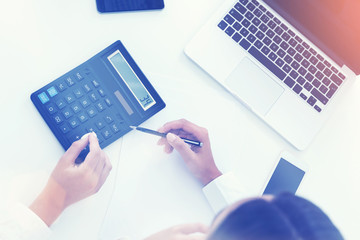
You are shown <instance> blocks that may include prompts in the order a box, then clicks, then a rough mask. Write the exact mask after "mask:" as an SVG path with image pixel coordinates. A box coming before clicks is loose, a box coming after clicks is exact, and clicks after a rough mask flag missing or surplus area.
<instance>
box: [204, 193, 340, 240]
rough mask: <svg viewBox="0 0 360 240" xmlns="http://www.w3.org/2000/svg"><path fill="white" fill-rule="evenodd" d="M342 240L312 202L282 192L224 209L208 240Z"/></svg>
mask: <svg viewBox="0 0 360 240" xmlns="http://www.w3.org/2000/svg"><path fill="white" fill-rule="evenodd" d="M242 239H246V240H255V239H256V240H264V239H266V240H275V239H276V240H282V239H284V240H285V239H286V240H293V239H294V240H295V239H296V240H300V239H311V240H316V239H326V240H333V239H334V240H335V239H336V240H337V239H343V237H342V236H341V234H340V232H339V231H338V229H337V228H336V227H335V226H334V224H333V223H332V222H331V220H330V219H329V218H328V217H327V215H326V214H325V213H324V212H323V211H322V210H321V209H320V208H318V207H317V206H315V205H314V204H313V203H311V202H309V201H307V200H305V199H303V198H300V197H297V196H294V195H292V194H287V193H283V194H280V195H277V196H265V197H262V198H255V199H248V200H245V201H240V202H238V203H235V204H233V205H232V206H230V207H228V208H226V209H225V210H223V211H222V212H221V213H220V214H219V215H218V216H217V217H216V218H215V220H214V222H213V224H212V227H211V230H210V233H209V236H208V237H207V240H242Z"/></svg>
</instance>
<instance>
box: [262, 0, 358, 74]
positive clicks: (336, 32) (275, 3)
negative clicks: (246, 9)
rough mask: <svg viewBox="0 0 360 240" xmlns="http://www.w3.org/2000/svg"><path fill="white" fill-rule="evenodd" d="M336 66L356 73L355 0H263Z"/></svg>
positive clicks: (356, 13)
mask: <svg viewBox="0 0 360 240" xmlns="http://www.w3.org/2000/svg"><path fill="white" fill-rule="evenodd" d="M264 1H265V2H266V3H267V4H268V5H269V6H271V7H272V8H273V9H274V10H276V11H277V12H278V13H279V14H280V15H281V16H282V17H284V18H285V19H286V20H287V21H289V22H290V23H291V24H292V25H293V26H295V27H296V28H297V29H298V30H299V31H300V32H301V33H302V34H304V35H305V36H306V37H307V38H309V39H310V40H311V41H312V42H313V43H314V44H316V45H317V46H318V47H319V48H320V49H321V50H323V51H324V52H325V53H326V54H327V55H328V56H330V57H331V58H332V59H333V60H334V61H336V62H337V63H338V64H339V65H340V66H342V65H343V64H345V65H347V66H348V67H349V68H351V69H352V70H353V71H354V72H355V73H356V74H357V75H359V74H360V1H359V0H264Z"/></svg>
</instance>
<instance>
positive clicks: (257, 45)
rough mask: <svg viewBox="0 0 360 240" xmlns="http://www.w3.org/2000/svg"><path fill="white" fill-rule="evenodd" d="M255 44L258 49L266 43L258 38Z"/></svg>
mask: <svg viewBox="0 0 360 240" xmlns="http://www.w3.org/2000/svg"><path fill="white" fill-rule="evenodd" d="M254 45H255V47H257V48H258V49H261V48H262V46H264V44H263V43H262V42H260V41H259V40H257V41H256V42H255V44H254Z"/></svg>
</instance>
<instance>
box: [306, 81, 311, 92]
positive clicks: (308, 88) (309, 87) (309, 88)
mask: <svg viewBox="0 0 360 240" xmlns="http://www.w3.org/2000/svg"><path fill="white" fill-rule="evenodd" d="M304 88H305V89H306V90H307V91H308V92H310V91H311V89H312V88H313V86H312V85H311V84H310V83H309V82H306V83H305V85H304Z"/></svg>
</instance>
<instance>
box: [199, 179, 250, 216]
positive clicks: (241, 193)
mask: <svg viewBox="0 0 360 240" xmlns="http://www.w3.org/2000/svg"><path fill="white" fill-rule="evenodd" d="M203 192H204V194H205V197H206V198H207V200H208V202H209V204H210V206H211V208H212V209H213V211H214V212H215V213H218V212H220V211H221V210H223V209H224V208H226V207H227V206H229V205H231V204H233V203H234V202H237V201H239V200H240V199H243V198H245V197H248V196H246V192H247V191H245V190H244V188H243V186H241V184H240V181H239V180H238V179H237V178H236V176H235V175H234V174H233V173H232V172H229V173H226V174H223V175H221V176H220V177H218V178H216V179H214V180H213V181H212V182H210V183H209V184H208V185H206V186H205V187H204V188H203Z"/></svg>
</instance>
